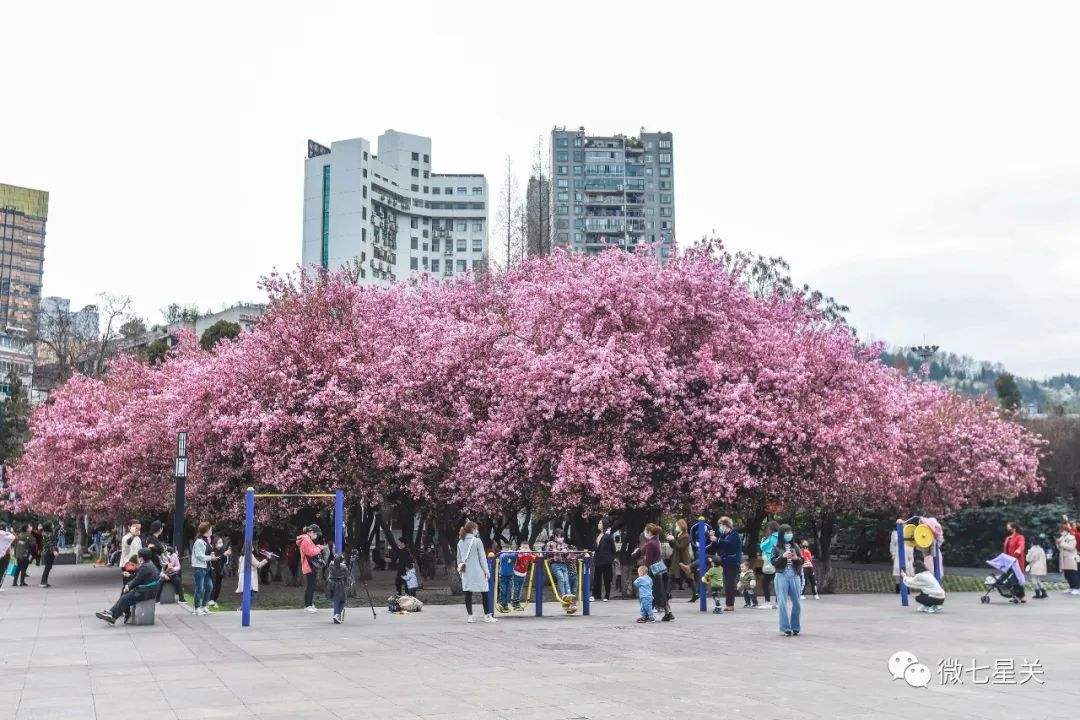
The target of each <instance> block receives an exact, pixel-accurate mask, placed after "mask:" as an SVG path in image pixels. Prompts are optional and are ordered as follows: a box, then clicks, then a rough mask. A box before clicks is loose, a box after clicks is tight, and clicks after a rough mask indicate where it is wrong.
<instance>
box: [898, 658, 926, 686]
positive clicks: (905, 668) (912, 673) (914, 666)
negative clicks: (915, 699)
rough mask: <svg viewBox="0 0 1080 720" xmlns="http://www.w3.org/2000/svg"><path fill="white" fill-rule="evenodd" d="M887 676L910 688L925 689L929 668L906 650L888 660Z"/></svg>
mask: <svg viewBox="0 0 1080 720" xmlns="http://www.w3.org/2000/svg"><path fill="white" fill-rule="evenodd" d="M889 674H890V675H892V679H893V680H900V679H903V680H904V682H906V683H907V684H908V685H910V686H911V687H926V686H927V685H929V684H930V677H931V675H930V668H928V667H926V666H925V665H923V664H922V663H921V662H919V658H917V657H915V655H914V654H913V653H909V652H908V651H907V650H900V651H898V652H895V653H893V654H892V657H890V658H889Z"/></svg>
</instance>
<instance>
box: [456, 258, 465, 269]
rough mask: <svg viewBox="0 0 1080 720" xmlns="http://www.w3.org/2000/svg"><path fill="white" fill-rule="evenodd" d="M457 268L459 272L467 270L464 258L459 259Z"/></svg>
mask: <svg viewBox="0 0 1080 720" xmlns="http://www.w3.org/2000/svg"><path fill="white" fill-rule="evenodd" d="M457 269H458V272H465V261H464V260H458V261H457Z"/></svg>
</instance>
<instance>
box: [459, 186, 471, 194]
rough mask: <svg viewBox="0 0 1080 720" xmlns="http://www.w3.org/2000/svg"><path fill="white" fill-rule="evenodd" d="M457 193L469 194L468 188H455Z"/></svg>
mask: <svg viewBox="0 0 1080 720" xmlns="http://www.w3.org/2000/svg"><path fill="white" fill-rule="evenodd" d="M457 194H458V195H468V194H469V189H468V188H463V187H459V188H458V189H457Z"/></svg>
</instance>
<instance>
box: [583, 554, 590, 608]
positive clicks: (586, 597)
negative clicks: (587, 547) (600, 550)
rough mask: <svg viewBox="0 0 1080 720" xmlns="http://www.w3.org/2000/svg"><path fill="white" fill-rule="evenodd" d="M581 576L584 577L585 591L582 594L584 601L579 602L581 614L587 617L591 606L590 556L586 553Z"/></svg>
mask: <svg viewBox="0 0 1080 720" xmlns="http://www.w3.org/2000/svg"><path fill="white" fill-rule="evenodd" d="M582 574H583V575H584V576H585V590H584V591H583V592H582V596H583V598H584V599H583V600H582V601H581V614H582V615H588V614H589V610H590V607H591V605H592V602H591V601H592V555H590V554H588V553H586V555H585V569H584V571H583V573H582Z"/></svg>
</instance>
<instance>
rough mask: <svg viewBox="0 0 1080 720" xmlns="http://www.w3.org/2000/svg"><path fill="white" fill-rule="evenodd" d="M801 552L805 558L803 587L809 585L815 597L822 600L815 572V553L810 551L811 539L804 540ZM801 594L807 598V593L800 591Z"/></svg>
mask: <svg viewBox="0 0 1080 720" xmlns="http://www.w3.org/2000/svg"><path fill="white" fill-rule="evenodd" d="M799 554H800V555H802V559H803V565H802V574H803V589H804V590H805V589H806V588H808V587H809V588H810V590H811V591H812V592H813V595H814V599H815V600H820V599H821V598H820V597H819V596H818V592H817V576H816V575H815V574H814V554H813V553H812V552H810V541H809V540H803V541H802V549H801V550H799ZM800 595H801V596H802V598H803V599H804V600H805V599H806V595H804V594H802V593H800Z"/></svg>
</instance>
